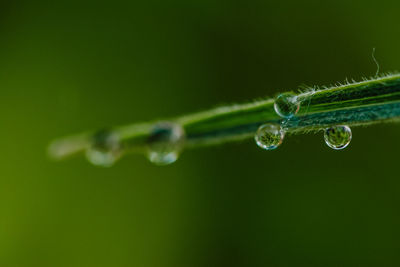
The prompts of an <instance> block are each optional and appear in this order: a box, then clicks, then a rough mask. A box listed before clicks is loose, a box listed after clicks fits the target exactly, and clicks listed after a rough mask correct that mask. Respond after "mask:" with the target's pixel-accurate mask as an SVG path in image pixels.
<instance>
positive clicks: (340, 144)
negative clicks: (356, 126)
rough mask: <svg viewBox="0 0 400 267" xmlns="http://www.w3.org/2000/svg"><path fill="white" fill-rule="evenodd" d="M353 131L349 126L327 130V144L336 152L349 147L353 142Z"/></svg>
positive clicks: (337, 126) (325, 136) (338, 126)
mask: <svg viewBox="0 0 400 267" xmlns="http://www.w3.org/2000/svg"><path fill="white" fill-rule="evenodd" d="M351 136H352V134H351V129H350V127H349V126H347V125H336V126H332V127H330V128H327V129H325V133H324V139H325V143H326V144H327V145H328V146H329V147H330V148H333V149H335V150H340V149H343V148H345V147H347V146H348V145H349V144H350V141H351Z"/></svg>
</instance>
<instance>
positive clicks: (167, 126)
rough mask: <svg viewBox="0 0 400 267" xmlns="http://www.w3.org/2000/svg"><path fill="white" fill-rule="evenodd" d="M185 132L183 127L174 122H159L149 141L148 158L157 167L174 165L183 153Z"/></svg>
mask: <svg viewBox="0 0 400 267" xmlns="http://www.w3.org/2000/svg"><path fill="white" fill-rule="evenodd" d="M184 140H185V131H184V130H183V128H182V126H180V125H179V124H177V123H172V122H159V123H157V124H156V125H154V127H153V129H152V130H151V133H150V136H149V138H148V140H147V144H148V152H147V157H148V159H149V160H150V162H152V163H154V164H156V165H160V166H163V165H168V164H171V163H174V162H175V161H176V160H177V159H178V157H179V154H180V152H181V151H182V148H183V144H184Z"/></svg>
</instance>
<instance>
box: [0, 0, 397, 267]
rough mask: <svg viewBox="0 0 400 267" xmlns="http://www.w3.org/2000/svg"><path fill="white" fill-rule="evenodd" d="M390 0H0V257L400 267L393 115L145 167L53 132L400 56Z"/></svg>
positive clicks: (155, 113)
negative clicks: (264, 146)
mask: <svg viewBox="0 0 400 267" xmlns="http://www.w3.org/2000/svg"><path fill="white" fill-rule="evenodd" d="M399 9H400V2H399V1H391V2H389V1H348V0H336V1H256V0H252V1H209V0H201V1H197V0H193V1H184V0H168V1H153V0H149V1H140V2H139V1H120V0H115V1H76V0H57V1H44V0H37V1H2V2H1V3H0V126H1V132H0V147H1V155H0V162H1V163H0V166H1V169H0V266H4V267H13V266H41V267H46V266H58V267H64V266H65V267H67V266H71V267H72V266H100V267H101V266H113V267H119V266H140V267H168V266H174V267H179V266H182V267H183V266H184V267H188V266H190V267H196V266H199V267H200V266H201V267H202V266H230V267H234V266H399V265H400V257H399V254H398V252H399V239H400V227H399V225H400V209H399V204H400V194H399V193H400V179H399V178H400V177H399V157H398V150H399V146H400V141H399V140H400V139H399V138H398V137H399V134H400V125H399V124H383V125H376V126H371V127H368V128H355V129H353V141H352V143H351V144H350V146H349V147H348V148H347V149H345V150H344V151H333V150H331V149H329V148H328V147H327V146H326V145H325V144H324V142H323V137H322V135H321V134H315V135H314V134H312V135H299V136H292V137H289V138H287V139H286V140H285V142H284V144H283V145H282V146H281V147H280V148H279V149H278V150H276V151H272V152H266V151H262V150H260V149H259V148H257V147H256V145H254V143H253V142H252V140H249V141H248V142H243V143H236V144H227V145H224V146H219V147H210V148H202V149H197V150H192V151H187V152H185V153H184V154H183V155H182V157H181V158H180V159H179V160H178V161H177V162H176V163H175V164H173V165H171V166H167V167H156V166H153V165H151V164H150V163H149V162H148V161H147V160H146V159H145V158H144V157H141V156H139V155H131V156H128V157H125V158H123V159H122V160H121V161H120V162H118V163H117V164H116V165H115V166H114V167H112V168H108V169H107V168H106V169H104V168H98V167H94V166H92V165H90V164H88V163H87V162H86V161H85V159H84V158H83V157H77V158H73V159H71V160H67V161H63V162H52V161H51V160H49V159H48V158H47V156H46V146H47V144H48V143H49V142H50V141H51V140H52V139H54V138H57V137H60V136H63V135H68V134H72V133H76V132H80V131H84V130H88V129H97V128H103V127H104V126H112V125H120V124H128V123H132V122H136V121H138V122H139V121H146V120H150V119H151V120H152V119H155V118H165V117H166V118H168V117H169V116H176V115H180V114H185V113H190V112H195V111H199V110H202V109H206V108H209V107H213V106H215V105H219V104H223V103H236V102H244V101H247V100H251V99H254V98H259V97H265V96H274V95H275V94H276V93H277V92H279V91H288V90H295V89H296V88H298V87H299V86H300V85H303V84H306V85H329V84H331V83H334V82H337V81H343V80H344V79H345V78H346V77H347V78H349V79H350V78H355V79H360V78H361V77H363V76H372V75H374V74H375V72H376V65H375V63H374V62H373V60H372V56H371V54H372V49H373V48H374V47H375V48H376V54H375V56H376V58H377V60H378V61H379V63H380V67H381V71H383V72H384V71H395V70H400V53H399V47H400V37H399V36H400V27H399V26H400V16H399Z"/></svg>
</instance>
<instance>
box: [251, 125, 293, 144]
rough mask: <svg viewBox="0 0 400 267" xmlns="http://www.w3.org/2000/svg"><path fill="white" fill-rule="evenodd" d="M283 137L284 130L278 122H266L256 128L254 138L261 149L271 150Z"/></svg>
mask: <svg viewBox="0 0 400 267" xmlns="http://www.w3.org/2000/svg"><path fill="white" fill-rule="evenodd" d="M284 137H285V132H284V131H283V130H282V128H281V126H280V125H279V124H276V123H267V124H263V125H261V126H260V127H259V128H258V130H257V132H256V135H255V136H254V140H255V141H256V144H257V145H258V146H259V147H261V148H262V149H265V150H273V149H276V148H277V147H278V146H279V145H280V144H282V141H283V138H284Z"/></svg>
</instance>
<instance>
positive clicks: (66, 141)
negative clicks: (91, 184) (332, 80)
mask: <svg viewBox="0 0 400 267" xmlns="http://www.w3.org/2000/svg"><path fill="white" fill-rule="evenodd" d="M297 99H298V100H299V101H300V103H301V104H300V110H299V112H298V113H297V115H296V116H295V117H294V118H292V119H290V120H286V119H283V118H281V117H279V116H278V115H277V114H276V113H275V111H274V99H265V100H261V101H255V102H251V103H246V104H235V105H231V106H224V107H218V108H214V109H210V110H207V111H204V112H199V113H195V114H190V115H185V116H182V117H177V118H173V119H170V120H169V121H172V122H175V123H178V124H180V125H181V126H182V127H183V128H184V130H185V133H186V141H185V148H191V147H196V146H204V145H216V144H222V143H225V142H231V141H236V140H242V139H245V138H250V137H253V136H254V133H255V132H256V130H257V128H258V127H259V126H260V125H262V124H264V123H285V128H286V130H287V132H288V133H289V134H299V133H307V132H310V131H318V130H321V129H324V128H326V127H327V126H330V125H337V124H346V125H349V126H360V125H369V124H373V123H380V122H386V121H394V120H398V119H399V118H400V75H399V74H389V75H385V76H382V77H374V78H371V79H368V80H367V79H364V80H363V81H362V82H352V83H349V82H346V83H345V84H344V85H341V84H339V85H335V86H331V87H324V88H321V89H319V88H309V89H307V90H306V91H305V92H302V93H299V94H298V95H297ZM154 123H156V122H149V123H142V124H132V125H127V126H120V127H115V128H113V129H112V131H113V133H115V134H117V135H118V136H119V139H120V142H121V145H122V147H123V148H124V151H125V152H143V151H145V149H146V145H147V140H148V137H149V135H150V133H151V129H152V127H153V125H154ZM95 134H96V132H88V133H85V134H80V135H76V136H71V137H65V138H61V139H59V140H56V141H54V142H52V143H51V144H50V146H49V153H50V155H51V156H52V157H53V158H56V159H62V158H65V157H67V156H70V155H73V154H78V153H81V152H84V151H85V150H86V149H88V148H89V147H90V146H91V145H92V143H93V142H94V141H95V140H94V136H95Z"/></svg>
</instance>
